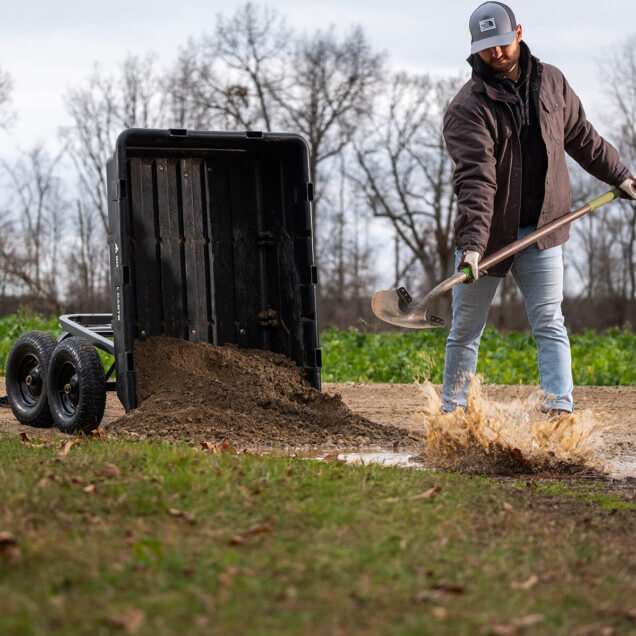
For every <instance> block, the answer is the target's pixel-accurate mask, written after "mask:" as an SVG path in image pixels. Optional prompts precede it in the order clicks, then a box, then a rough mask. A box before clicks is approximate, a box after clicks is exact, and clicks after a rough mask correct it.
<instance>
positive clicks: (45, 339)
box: [5, 330, 57, 428]
mask: <svg viewBox="0 0 636 636" xmlns="http://www.w3.org/2000/svg"><path fill="white" fill-rule="evenodd" d="M56 347H57V340H56V339H55V337H54V336H52V335H51V334H50V333H48V332H47V331H41V330H33V331H27V332H26V333H23V334H22V335H21V336H20V337H19V338H18V339H17V340H16V341H15V342H14V343H13V347H11V351H10V352H9V355H8V356H7V365H6V372H5V378H6V389H7V397H8V398H9V406H10V407H11V410H12V411H13V415H14V416H15V418H16V419H17V420H18V421H19V422H20V423H21V424H23V425H25V426H33V427H34V428H51V427H52V426H53V424H54V421H53V416H52V415H51V410H50V406H49V402H48V395H47V384H48V366H49V364H50V361H51V358H52V356H53V352H54V351H55V348H56ZM25 348H27V349H28V348H31V350H32V352H35V353H36V354H37V355H38V357H39V358H40V359H41V364H43V365H44V368H43V375H42V378H43V386H42V392H43V395H42V398H41V400H43V401H40V403H39V404H38V408H37V409H36V411H37V412H36V413H35V414H34V415H33V416H32V417H29V415H28V411H26V410H25V409H24V408H21V406H20V404H19V402H18V401H17V400H18V398H17V396H16V395H14V391H13V389H14V386H13V381H12V377H11V376H12V374H13V372H14V369H13V366H14V364H16V363H17V361H16V357H17V356H18V355H19V352H20V350H21V349H25Z"/></svg>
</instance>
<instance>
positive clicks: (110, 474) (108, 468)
mask: <svg viewBox="0 0 636 636" xmlns="http://www.w3.org/2000/svg"><path fill="white" fill-rule="evenodd" d="M99 474H100V475H101V476H102V477H104V478H106V479H115V478H116V477H119V476H120V475H121V471H120V470H119V468H117V466H115V464H111V463H110V462H106V463H105V464H104V465H103V466H102V469H101V470H100V471H99Z"/></svg>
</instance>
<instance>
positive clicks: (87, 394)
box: [48, 337, 106, 433]
mask: <svg viewBox="0 0 636 636" xmlns="http://www.w3.org/2000/svg"><path fill="white" fill-rule="evenodd" d="M48 380H49V381H48V385H49V405H50V408H51V414H52V415H53V420H54V421H55V424H57V427H58V428H59V429H60V430H61V431H62V432H63V433H75V432H82V431H83V432H85V433H89V432H90V431H92V430H94V429H96V428H97V427H98V426H99V423H100V422H101V420H102V417H103V415H104V408H105V406H106V377H105V375H104V367H103V366H102V361H101V360H100V358H99V355H98V353H97V351H96V349H95V347H93V345H91V344H90V343H88V342H87V341H86V340H84V339H83V338H74V337H73V338H66V339H65V340H63V341H62V342H60V344H59V345H58V346H57V347H56V349H55V351H54V352H53V356H52V357H51V362H50V364H49V378H48Z"/></svg>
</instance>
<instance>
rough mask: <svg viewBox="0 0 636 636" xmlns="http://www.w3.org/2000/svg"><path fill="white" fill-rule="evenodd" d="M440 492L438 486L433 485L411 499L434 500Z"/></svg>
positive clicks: (440, 489)
mask: <svg viewBox="0 0 636 636" xmlns="http://www.w3.org/2000/svg"><path fill="white" fill-rule="evenodd" d="M440 492H442V487H441V486H440V485H439V484H435V485H434V486H433V487H432V488H429V489H428V490H426V491H424V492H421V493H420V494H419V495H415V496H414V497H413V499H434V498H435V497H437V495H439V493H440Z"/></svg>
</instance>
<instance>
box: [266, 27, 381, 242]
mask: <svg viewBox="0 0 636 636" xmlns="http://www.w3.org/2000/svg"><path fill="white" fill-rule="evenodd" d="M287 66H288V69H289V73H288V77H287V80H286V85H285V86H284V87H283V88H282V90H280V91H277V92H274V93H273V97H274V99H275V100H276V101H277V103H278V104H279V106H280V108H281V111H282V123H283V125H284V127H285V128H286V129H289V130H294V131H296V132H299V133H301V134H302V135H303V136H304V137H305V138H306V139H307V141H308V143H309V150H310V175H311V178H312V180H313V182H314V183H315V184H316V195H317V196H316V199H315V201H314V219H316V218H318V214H317V208H318V204H319V202H320V196H321V194H322V192H323V188H322V186H323V184H324V181H325V180H323V179H322V178H321V175H320V174H319V166H320V165H321V164H322V163H323V162H325V161H327V160H329V159H331V158H333V157H337V156H338V155H339V154H340V153H341V152H342V151H343V149H344V148H345V147H346V146H347V145H348V144H349V143H350V142H351V140H352V139H353V135H354V133H355V132H356V130H358V129H359V126H360V125H361V124H362V123H363V122H364V121H365V120H366V119H368V117H369V116H370V115H371V110H372V103H373V100H374V97H375V96H376V95H377V93H378V91H379V90H380V86H381V84H380V80H381V77H382V75H383V72H384V55H383V54H380V53H377V52H376V51H374V50H373V47H372V46H371V44H370V42H369V41H368V39H367V37H366V35H365V33H364V31H363V30H362V29H361V28H360V27H356V28H354V29H353V30H352V31H351V32H350V33H349V34H348V35H346V36H345V37H343V38H342V39H341V40H339V39H338V38H337V36H336V34H335V32H334V30H333V28H332V29H329V30H327V31H317V32H316V33H315V34H314V35H313V36H311V37H309V38H308V37H305V36H303V37H301V38H298V39H297V40H296V44H295V47H294V49H293V51H292V52H291V55H290V58H289V60H288V62H287ZM315 229H316V228H315V223H314V230H315Z"/></svg>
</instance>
